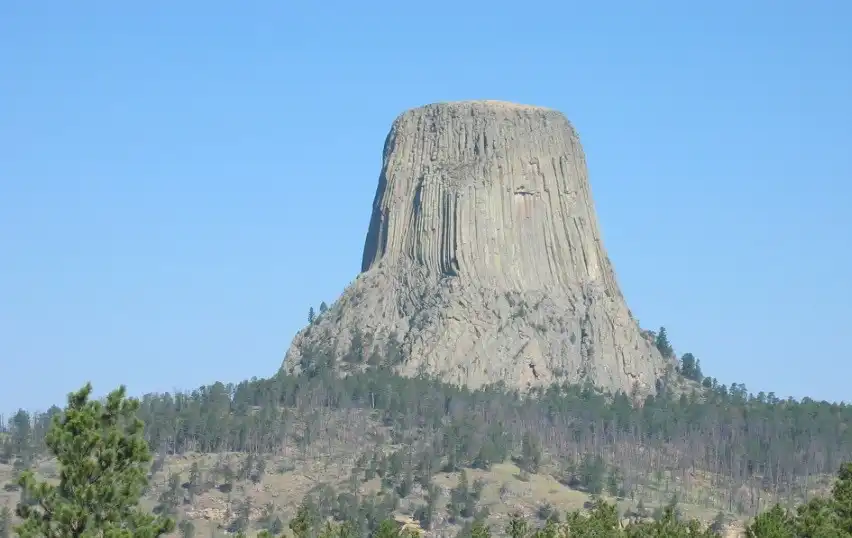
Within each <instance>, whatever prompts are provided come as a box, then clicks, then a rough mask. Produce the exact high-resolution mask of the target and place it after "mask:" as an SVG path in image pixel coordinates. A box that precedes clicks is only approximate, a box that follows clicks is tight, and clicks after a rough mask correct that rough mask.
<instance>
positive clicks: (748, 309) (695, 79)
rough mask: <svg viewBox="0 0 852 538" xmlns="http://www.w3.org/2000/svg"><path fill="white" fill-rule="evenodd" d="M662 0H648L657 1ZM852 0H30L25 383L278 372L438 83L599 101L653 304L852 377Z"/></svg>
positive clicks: (20, 136)
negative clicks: (394, 150)
mask: <svg viewBox="0 0 852 538" xmlns="http://www.w3.org/2000/svg"><path fill="white" fill-rule="evenodd" d="M640 5H641V7H639V6H640ZM850 21H852V2H849V1H848V0H836V1H820V0H811V1H809V2H799V1H796V2H793V1H779V0H774V1H769V0H760V1H758V0H753V1H742V0H721V1H714V2H684V1H682V0H678V1H673V0H672V1H657V2H650V3H649V2H627V1H623V2H605V1H601V2H565V1H553V2H534V1H533V2H530V1H527V2H501V1H493V2H480V1H467V2H464V1H463V2H459V1H452V2H450V1H444V0H439V1H430V2H420V3H418V2H401V1H395V2H342V1H340V2H335V1H332V2H290V1H283V2H282V1H265V0H260V1H255V2H246V3H241V4H239V6H238V5H237V4H235V3H233V2H221V1H213V2H211V1H209V0H206V1H204V2H200V1H195V0H192V1H189V0H187V1H183V2H165V1H153V2H141V3H140V2H137V3H135V5H134V3H129V2H106V1H99V2H94V1H91V2H73V3H69V2H47V3H44V2H43V3H38V2H3V3H2V6H0V65H2V66H3V67H2V69H0V366H2V367H1V368H0V410H3V411H5V412H8V411H9V410H11V409H13V408H17V407H18V406H24V407H27V408H31V409H42V408H45V407H47V406H48V405H50V404H52V403H60V404H61V403H62V402H63V401H64V398H65V394H66V393H67V392H69V391H70V390H73V389H75V388H77V387H79V386H80V385H82V384H83V383H84V382H85V381H86V380H92V381H93V382H94V383H95V389H96V391H97V392H98V393H103V392H105V391H107V390H109V389H111V388H113V387H115V386H117V385H118V384H120V383H126V384H127V385H128V386H129V388H130V390H131V391H132V392H133V393H136V394H140V393H143V392H148V391H165V390H172V389H174V388H181V389H184V388H193V387H195V386H197V385H199V384H203V383H208V382H213V381H217V380H223V381H234V382H236V381H240V380H243V379H246V378H249V377H252V376H259V377H260V376H268V375H270V374H272V373H274V372H275V371H276V369H277V368H278V367H279V365H280V363H281V360H282V358H283V356H284V353H285V351H286V349H287V347H288V345H289V343H290V340H291V338H292V337H293V335H294V333H295V332H296V331H297V330H298V329H299V328H300V327H301V326H303V324H304V323H305V318H306V314H307V310H308V307H309V306H310V305H318V304H319V303H320V301H323V300H325V301H327V302H329V303H330V302H332V301H334V300H335V298H336V297H337V296H338V294H339V293H340V292H341V291H342V289H343V288H344V286H345V285H346V284H347V283H348V282H350V281H351V280H352V279H353V278H354V277H355V276H356V274H357V272H358V269H359V265H360V257H361V249H362V247H363V240H364V235H365V233H366V230H367V224H368V220H369V213H370V205H371V203H372V199H373V196H374V193H375V187H376V182H377V177H378V172H379V167H380V164H381V150H382V144H383V141H384V136H385V134H386V132H387V130H388V128H389V126H390V123H391V121H392V120H393V119H394V117H395V116H396V115H397V114H399V113H400V112H402V111H403V110H405V109H406V108H409V107H414V106H418V105H422V104H426V103H429V102H434V101H444V100H457V99H483V98H489V99H503V100H511V101H519V102H523V103H532V104H539V105H546V106H551V107H554V108H558V109H560V110H562V111H563V112H565V114H566V115H567V116H568V117H569V118H570V119H571V120H572V121H573V122H574V123H575V125H576V126H577V128H578V130H579V131H580V135H581V137H582V141H583V143H584V146H585V149H586V152H587V158H588V162H589V167H590V174H591V181H592V188H593V194H594V197H595V200H596V203H597V207H598V211H599V216H600V220H601V225H602V228H603V235H604V241H605V245H606V247H607V248H608V250H609V252H610V255H611V258H612V260H613V262H614V264H615V267H616V270H617V272H618V276H619V280H620V283H621V285H622V287H623V289H624V291H625V293H626V295H627V298H628V302H629V304H630V306H631V308H632V310H633V312H634V313H635V314H636V315H637V317H639V319H640V320H641V322H642V325H643V326H645V327H648V328H655V327H659V326H660V325H665V326H666V327H667V328H668V329H669V333H670V336H671V339H672V341H673V343H674V345H675V348H676V350H677V351H678V352H679V353H683V352H686V351H690V352H692V353H694V354H695V355H696V356H697V357H698V358H699V359H700V360H701V363H702V365H703V367H704V370H705V372H706V373H708V374H710V375H714V376H716V377H717V378H719V380H720V381H721V382H724V383H726V384H729V383H731V382H744V383H746V385H747V386H748V388H749V389H750V390H752V391H754V392H757V391H759V390H764V391H767V392H768V391H775V392H776V393H777V394H778V395H779V396H787V395H793V396H796V397H802V396H805V395H810V396H812V397H815V398H819V399H822V398H825V399H833V400H839V399H845V400H850V399H852V398H850V390H849V380H850V379H852V355H850V351H849V350H850V344H849V335H850V321H852V316H850V304H852V285H850V275H852V211H850V207H852V186H850V179H852V99H850V96H852V32H850V31H849V28H850V24H852V23H850Z"/></svg>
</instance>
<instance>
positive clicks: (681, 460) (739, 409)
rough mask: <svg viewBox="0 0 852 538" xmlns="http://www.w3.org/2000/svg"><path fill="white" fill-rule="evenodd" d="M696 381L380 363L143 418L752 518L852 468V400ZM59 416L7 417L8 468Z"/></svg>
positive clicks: (162, 437)
mask: <svg viewBox="0 0 852 538" xmlns="http://www.w3.org/2000/svg"><path fill="white" fill-rule="evenodd" d="M695 387H696V388H695V390H693V391H692V392H691V393H690V394H685V393H680V394H679V395H675V394H674V393H672V392H667V391H663V393H662V394H661V395H659V396H656V397H653V396H649V397H648V398H646V399H645V400H644V401H642V402H633V401H632V400H631V398H630V397H629V396H628V395H625V394H623V393H618V394H615V395H607V394H601V393H599V392H596V391H595V390H593V389H591V388H589V387H585V388H582V387H569V386H561V387H559V386H553V387H550V388H549V389H547V390H540V391H537V392H535V393H533V394H530V395H529V397H521V396H520V395H518V394H517V393H516V392H509V391H505V390H501V388H500V387H491V388H487V389H484V390H478V391H469V390H465V389H463V388H458V387H455V386H450V385H446V384H443V383H441V382H439V381H435V380H431V379H422V378H421V379H411V378H404V377H399V376H395V375H392V374H390V373H388V372H387V371H384V370H381V369H378V370H373V371H370V372H367V373H362V374H354V375H350V376H348V377H345V378H340V377H337V376H335V375H333V374H332V373H331V372H313V373H312V374H310V375H308V374H305V375H302V376H298V377H292V376H286V375H277V376H275V377H273V378H270V379H252V380H250V381H244V382H242V383H239V384H236V385H233V384H227V385H226V384H222V383H215V384H213V385H209V386H205V387H201V388H199V389H197V390H194V391H192V392H189V393H181V394H157V395H148V396H145V397H144V398H143V399H142V409H141V417H142V418H143V420H144V421H145V423H146V430H145V431H146V436H147V437H148V440H149V442H150V445H151V446H152V448H154V449H155V450H156V451H159V453H161V454H164V455H165V454H181V453H186V452H207V453H210V452H248V453H255V454H259V453H274V452H276V451H278V450H280V448H281V447H282V446H284V445H285V444H293V443H295V444H296V445H298V446H300V447H302V448H303V449H304V450H306V451H309V450H316V448H315V447H316V446H317V441H318V440H323V439H327V440H328V444H329V446H331V443H351V444H353V445H358V446H367V445H378V444H380V443H381V441H377V440H375V439H373V438H370V439H367V436H368V433H367V432H368V430H369V429H368V428H365V427H364V422H363V421H375V422H376V423H378V424H380V425H381V427H383V428H384V429H385V431H386V432H387V435H388V436H389V437H388V438H387V439H386V440H385V442H386V443H388V444H392V445H402V446H403V448H402V449H400V451H401V452H404V453H405V458H402V459H403V460H404V461H401V462H395V463H393V464H394V465H397V464H399V465H401V466H402V467H401V468H400V469H399V470H398V471H399V472H398V476H399V480H406V479H410V480H416V479H417V477H421V479H422V480H423V482H424V483H426V482H428V479H429V476H431V474H432V473H434V472H437V471H439V470H443V471H452V470H457V469H461V468H464V467H468V468H480V469H487V468H488V467H490V466H491V465H492V464H493V463H499V462H503V461H506V460H509V459H510V458H515V461H516V462H518V464H519V466H520V467H521V468H522V469H525V470H527V471H529V472H536V471H537V470H538V469H539V467H540V466H541V465H544V464H545V463H547V465H548V466H549V467H548V468H549V469H550V471H551V472H552V473H553V474H554V476H556V477H558V479H559V480H560V481H562V482H563V483H565V484H569V485H571V486H572V487H577V488H582V489H585V490H587V491H590V492H592V493H595V492H602V491H610V492H611V493H612V494H613V495H617V496H620V497H628V496H629V497H630V498H633V497H634V496H635V495H637V494H639V495H640V497H641V493H642V491H643V489H645V488H648V487H650V486H651V485H652V484H653V485H656V486H659V485H660V484H661V483H665V484H666V490H667V491H668V490H669V484H671V486H672V488H673V489H672V491H678V492H679V495H681V496H686V497H689V496H690V494H693V495H697V496H699V497H700V496H702V495H704V496H707V499H703V502H705V503H710V504H713V505H715V506H718V507H720V508H723V509H726V510H731V511H738V512H740V513H754V511H755V510H757V509H758V508H762V507H763V504H762V501H761V499H764V498H769V497H771V498H772V499H778V500H781V501H782V502H784V501H787V502H790V503H793V502H797V501H799V500H801V499H803V498H806V497H807V496H808V495H809V492H812V491H813V490H814V489H815V488H817V489H818V488H820V487H821V486H825V485H826V484H828V482H823V480H827V478H826V477H829V476H830V475H832V474H833V473H835V472H836V470H837V469H838V467H839V465H840V464H841V463H842V462H844V461H849V460H852V428H850V427H849V426H850V424H852V408H851V407H850V406H848V405H844V404H833V403H827V402H817V401H813V400H810V399H804V400H802V401H796V400H793V399H787V400H781V399H778V398H776V397H775V396H774V395H772V394H768V395H767V394H763V393H761V394H758V395H756V396H755V395H750V394H748V393H747V391H746V388H745V387H744V386H742V385H738V384H734V385H731V386H730V387H725V386H712V385H711V386H710V387H709V388H704V387H698V386H697V385H696V386H695ZM634 403H636V404H638V405H634ZM59 411H60V410H59V409H58V408H54V409H52V410H50V411H48V412H46V413H44V414H36V415H33V416H31V415H30V414H28V413H27V412H26V411H23V410H22V411H19V412H18V413H17V414H16V415H15V416H13V417H12V418H11V419H10V420H9V421H8V427H7V429H6V435H4V436H3V446H2V452H0V460H2V461H3V462H6V463H10V462H14V463H15V465H16V466H17V467H25V466H27V465H28V463H29V462H30V461H32V460H33V458H34V457H36V456H37V455H39V454H40V453H42V452H43V442H42V437H43V434H44V431H45V429H46V427H47V425H48V424H49V417H50V415H51V414H52V413H56V412H59ZM374 459H375V458H374ZM362 463H363V462H362ZM708 481H709V482H710V484H709V486H710V489H709V490H708V489H707V488H706V486H707V485H708V484H706V482H708ZM699 483H703V489H701V488H699ZM711 497H712V499H711ZM711 501H712V502H711Z"/></svg>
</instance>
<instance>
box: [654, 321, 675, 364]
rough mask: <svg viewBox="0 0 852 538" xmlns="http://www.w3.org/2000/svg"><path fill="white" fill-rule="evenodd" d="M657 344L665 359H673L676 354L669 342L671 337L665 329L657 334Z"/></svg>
mask: <svg viewBox="0 0 852 538" xmlns="http://www.w3.org/2000/svg"><path fill="white" fill-rule="evenodd" d="M655 344H656V345H657V349H658V350H659V351H660V353H661V354H662V355H663V357H671V356H672V354H673V353H674V349H673V348H672V345H671V342H669V335H668V333H667V332H666V328H665V327H660V332H658V333H657V339H656V342H655Z"/></svg>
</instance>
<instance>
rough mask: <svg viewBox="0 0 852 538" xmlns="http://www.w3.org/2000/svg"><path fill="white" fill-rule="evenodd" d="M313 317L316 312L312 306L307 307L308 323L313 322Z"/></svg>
mask: <svg viewBox="0 0 852 538" xmlns="http://www.w3.org/2000/svg"><path fill="white" fill-rule="evenodd" d="M314 318H316V314H315V313H314V307H310V308H309V309H308V323H313V322H314Z"/></svg>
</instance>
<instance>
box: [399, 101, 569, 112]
mask: <svg viewBox="0 0 852 538" xmlns="http://www.w3.org/2000/svg"><path fill="white" fill-rule="evenodd" d="M434 109H447V110H471V109H480V110H492V111H495V112H498V111H502V112H508V111H518V112H521V111H526V112H533V111H537V112H555V110H554V109H552V108H548V107H543V106H538V105H525V104H521V103H513V102H511V101H497V100H492V99H481V100H469V101H445V102H438V103H430V104H428V105H423V106H419V107H416V108H412V109H409V110H408V111H406V113H417V112H418V111H424V110H434Z"/></svg>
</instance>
